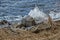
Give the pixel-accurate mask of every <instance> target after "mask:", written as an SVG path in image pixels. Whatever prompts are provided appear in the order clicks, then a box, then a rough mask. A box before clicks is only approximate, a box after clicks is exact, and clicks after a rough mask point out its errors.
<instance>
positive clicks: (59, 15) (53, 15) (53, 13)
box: [49, 11, 60, 21]
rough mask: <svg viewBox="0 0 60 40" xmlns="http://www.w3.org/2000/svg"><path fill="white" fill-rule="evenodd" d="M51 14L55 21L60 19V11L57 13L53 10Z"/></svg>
mask: <svg viewBox="0 0 60 40" xmlns="http://www.w3.org/2000/svg"><path fill="white" fill-rule="evenodd" d="M49 15H50V17H51V18H52V20H53V21H57V20H60V13H56V12H53V11H51V12H50V14H49Z"/></svg>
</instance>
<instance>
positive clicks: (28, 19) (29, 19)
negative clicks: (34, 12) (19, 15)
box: [22, 15, 36, 27]
mask: <svg viewBox="0 0 60 40" xmlns="http://www.w3.org/2000/svg"><path fill="white" fill-rule="evenodd" d="M22 24H24V25H25V27H29V26H33V25H35V24H36V23H35V20H34V19H33V18H32V17H30V16H29V15H27V16H24V18H23V19H22Z"/></svg>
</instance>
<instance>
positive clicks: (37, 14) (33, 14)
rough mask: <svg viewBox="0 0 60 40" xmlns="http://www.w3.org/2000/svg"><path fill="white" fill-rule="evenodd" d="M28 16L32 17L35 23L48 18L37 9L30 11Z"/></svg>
mask: <svg viewBox="0 0 60 40" xmlns="http://www.w3.org/2000/svg"><path fill="white" fill-rule="evenodd" d="M28 15H30V16H31V17H33V18H34V19H35V21H36V23H40V22H42V21H44V20H47V19H48V16H47V15H46V14H45V13H43V12H42V11H40V10H39V8H38V7H35V8H34V9H33V10H31V11H30V12H29V14H28Z"/></svg>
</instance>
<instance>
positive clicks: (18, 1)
mask: <svg viewBox="0 0 60 40" xmlns="http://www.w3.org/2000/svg"><path fill="white" fill-rule="evenodd" d="M37 2H38V3H37ZM36 3H37V6H38V7H39V8H40V10H41V11H43V12H45V13H49V12H50V11H55V12H60V0H0V20H2V19H5V20H10V21H11V20H12V21H14V20H20V18H21V16H24V15H27V14H28V13H29V12H30V10H32V9H33V8H34V7H35V4H36ZM20 15H21V16H20Z"/></svg>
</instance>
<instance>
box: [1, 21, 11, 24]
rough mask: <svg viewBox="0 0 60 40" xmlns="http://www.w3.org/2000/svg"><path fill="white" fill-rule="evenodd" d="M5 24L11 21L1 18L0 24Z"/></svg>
mask: <svg viewBox="0 0 60 40" xmlns="http://www.w3.org/2000/svg"><path fill="white" fill-rule="evenodd" d="M5 24H9V25H11V23H9V22H8V21H6V20H2V21H0V25H5Z"/></svg>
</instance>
